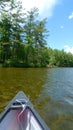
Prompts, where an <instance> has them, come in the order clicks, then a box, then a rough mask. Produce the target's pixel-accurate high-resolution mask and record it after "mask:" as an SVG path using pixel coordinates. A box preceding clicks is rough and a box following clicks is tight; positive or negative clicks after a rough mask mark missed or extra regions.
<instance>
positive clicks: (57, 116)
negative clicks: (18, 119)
mask: <svg viewBox="0 0 73 130" xmlns="http://www.w3.org/2000/svg"><path fill="white" fill-rule="evenodd" d="M19 91H24V92H25V94H26V95H27V96H28V97H29V99H30V101H31V102H32V103H33V105H34V107H35V108H36V110H37V111H38V112H39V113H40V115H41V116H42V118H43V119H44V120H45V122H46V123H47V125H48V126H49V127H50V129H51V130H73V68H53V69H47V68H39V69H37V68H36V69H30V68H29V69H24V68H22V69H21V68H0V112H2V111H3V110H4V107H5V106H6V105H7V104H8V102H9V101H10V100H11V99H12V98H13V97H14V96H15V94H17V92H19Z"/></svg>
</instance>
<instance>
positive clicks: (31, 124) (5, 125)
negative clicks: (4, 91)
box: [0, 92, 50, 130]
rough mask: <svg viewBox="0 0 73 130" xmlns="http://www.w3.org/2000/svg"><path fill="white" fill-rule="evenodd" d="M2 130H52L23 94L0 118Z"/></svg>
mask: <svg viewBox="0 0 73 130" xmlns="http://www.w3.org/2000/svg"><path fill="white" fill-rule="evenodd" d="M0 130H50V129H49V128H48V126H47V125H46V123H45V122H44V121H43V120H42V118H41V117H40V116H39V114H38V113H37V112H36V110H35V109H34V108H33V105H32V104H31V102H30V101H29V100H28V98H27V97H26V95H25V94H24V93H23V92H19V93H18V94H17V95H16V97H15V98H14V99H13V100H12V101H11V102H10V104H9V105H8V106H7V107H6V109H5V111H4V112H3V113H2V114H1V116H0Z"/></svg>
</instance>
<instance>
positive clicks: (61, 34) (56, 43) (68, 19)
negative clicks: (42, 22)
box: [47, 0, 73, 53]
mask: <svg viewBox="0 0 73 130" xmlns="http://www.w3.org/2000/svg"><path fill="white" fill-rule="evenodd" d="M72 12H73V0H62V2H61V3H60V4H58V5H56V6H55V8H54V12H53V15H52V17H51V18H49V19H48V23H47V28H48V29H49V30H50V36H49V38H48V44H49V46H50V47H51V48H54V49H55V48H56V49H59V50H62V49H65V50H66V51H71V52H72V53H73V13H72Z"/></svg>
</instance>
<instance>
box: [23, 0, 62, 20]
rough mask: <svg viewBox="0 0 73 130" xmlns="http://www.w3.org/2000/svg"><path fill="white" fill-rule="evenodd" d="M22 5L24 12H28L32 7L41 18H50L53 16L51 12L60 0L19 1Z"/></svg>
mask: <svg viewBox="0 0 73 130" xmlns="http://www.w3.org/2000/svg"><path fill="white" fill-rule="evenodd" d="M21 1H22V5H23V7H24V8H25V9H26V10H30V9H31V8H33V7H37V8H38V9H39V14H40V16H41V17H42V18H44V17H48V18H50V17H51V16H52V15H53V10H54V8H55V6H56V5H57V4H59V2H60V0H21Z"/></svg>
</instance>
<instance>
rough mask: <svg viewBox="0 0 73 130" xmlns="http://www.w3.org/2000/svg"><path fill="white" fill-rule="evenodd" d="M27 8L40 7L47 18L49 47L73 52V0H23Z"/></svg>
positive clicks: (43, 15)
mask: <svg viewBox="0 0 73 130" xmlns="http://www.w3.org/2000/svg"><path fill="white" fill-rule="evenodd" d="M21 1H22V5H23V7H24V8H25V9H26V10H30V9H31V8H33V7H37V8H38V9H39V15H40V17H41V19H44V18H47V25H46V28H47V29H48V30H49V37H48V38H47V43H48V47H51V48H52V49H58V50H62V49H63V50H65V51H66V52H71V53H73V0H21Z"/></svg>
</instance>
